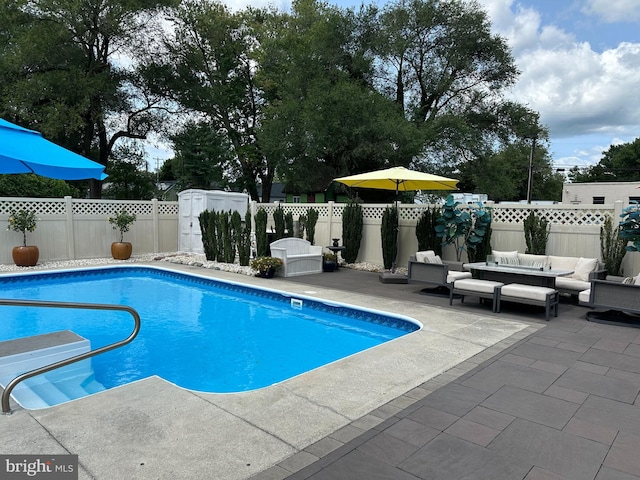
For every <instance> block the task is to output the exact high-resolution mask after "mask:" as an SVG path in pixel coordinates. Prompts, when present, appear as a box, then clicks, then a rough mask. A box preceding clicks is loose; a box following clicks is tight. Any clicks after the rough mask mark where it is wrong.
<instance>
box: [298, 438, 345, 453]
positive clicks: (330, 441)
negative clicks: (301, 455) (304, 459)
mask: <svg viewBox="0 0 640 480" xmlns="http://www.w3.org/2000/svg"><path fill="white" fill-rule="evenodd" d="M342 445H344V443H342V442H339V441H338V440H336V439H334V438H331V437H324V438H323V439H321V440H318V441H317V442H316V443H314V444H313V445H309V446H308V447H307V448H305V451H307V452H309V453H310V454H312V455H315V456H316V457H318V458H321V457H324V456H325V455H327V454H328V453H330V452H333V451H334V450H337V449H338V448H340V447H341V446H342Z"/></svg>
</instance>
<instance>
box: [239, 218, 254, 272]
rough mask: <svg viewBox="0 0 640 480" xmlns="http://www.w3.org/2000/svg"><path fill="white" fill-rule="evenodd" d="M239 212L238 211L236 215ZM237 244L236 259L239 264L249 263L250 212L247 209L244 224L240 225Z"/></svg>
mask: <svg viewBox="0 0 640 480" xmlns="http://www.w3.org/2000/svg"><path fill="white" fill-rule="evenodd" d="M239 216H240V214H239V213H238V217H239ZM236 243H237V245H238V261H239V262H240V265H242V266H246V265H249V259H250V258H251V212H250V211H249V210H247V213H246V214H245V216H244V226H242V227H241V229H240V233H239V234H238V238H237V241H236Z"/></svg>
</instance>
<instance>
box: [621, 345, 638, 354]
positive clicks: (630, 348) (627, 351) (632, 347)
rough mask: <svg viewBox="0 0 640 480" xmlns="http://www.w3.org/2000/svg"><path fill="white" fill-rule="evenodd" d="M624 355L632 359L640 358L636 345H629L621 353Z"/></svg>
mask: <svg viewBox="0 0 640 480" xmlns="http://www.w3.org/2000/svg"><path fill="white" fill-rule="evenodd" d="M623 353H624V354H625V355H632V356H634V357H640V345H639V344H637V343H632V344H631V345H629V346H628V347H627V348H626V349H625V351H624V352H623Z"/></svg>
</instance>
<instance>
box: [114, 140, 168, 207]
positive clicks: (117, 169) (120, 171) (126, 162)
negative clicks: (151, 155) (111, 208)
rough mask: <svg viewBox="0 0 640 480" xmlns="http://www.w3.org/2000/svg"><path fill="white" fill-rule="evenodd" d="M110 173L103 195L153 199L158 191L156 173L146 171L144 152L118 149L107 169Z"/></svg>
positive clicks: (116, 197) (122, 198) (118, 198)
mask: <svg viewBox="0 0 640 480" xmlns="http://www.w3.org/2000/svg"><path fill="white" fill-rule="evenodd" d="M106 173H107V174H108V175H109V179H108V180H107V185H106V188H105V189H104V193H103V197H104V198H110V199H115V200H151V199H152V198H153V197H154V196H155V193H156V184H155V175H154V174H153V173H151V172H148V171H146V162H145V160H144V153H143V152H140V151H135V150H133V149H122V148H119V149H117V156H116V157H115V158H114V159H113V161H112V162H111V163H110V164H109V168H108V170H107V171H106Z"/></svg>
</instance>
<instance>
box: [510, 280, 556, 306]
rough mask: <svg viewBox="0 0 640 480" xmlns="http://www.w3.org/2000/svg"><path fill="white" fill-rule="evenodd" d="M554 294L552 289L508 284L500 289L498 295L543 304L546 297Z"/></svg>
mask: <svg viewBox="0 0 640 480" xmlns="http://www.w3.org/2000/svg"><path fill="white" fill-rule="evenodd" d="M554 292H555V290H554V289H553V288H547V287H538V286H533V285H523V284H521V283H510V284H508V285H505V286H504V287H502V289H501V291H500V294H501V295H504V296H507V297H515V298H528V299H531V300H539V301H541V302H544V301H545V300H546V299H547V295H549V294H550V293H554Z"/></svg>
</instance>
